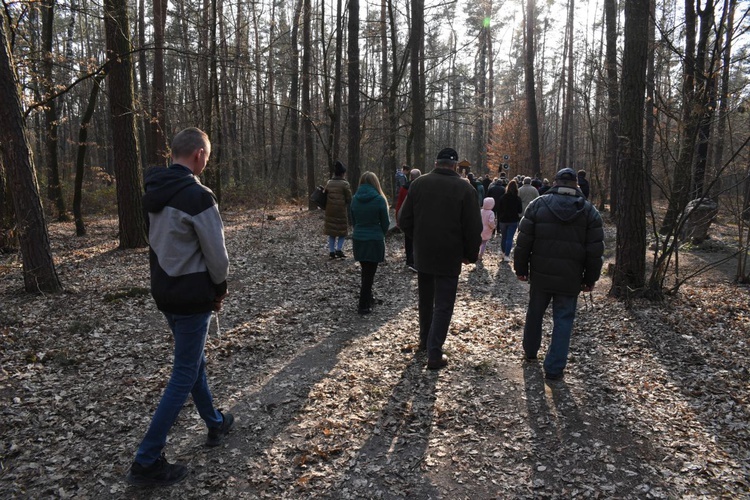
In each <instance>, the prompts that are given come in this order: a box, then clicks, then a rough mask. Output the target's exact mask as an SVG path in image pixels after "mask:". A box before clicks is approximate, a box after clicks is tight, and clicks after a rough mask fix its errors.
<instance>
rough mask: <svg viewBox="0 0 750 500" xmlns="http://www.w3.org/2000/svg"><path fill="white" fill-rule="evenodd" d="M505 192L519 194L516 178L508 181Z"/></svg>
mask: <svg viewBox="0 0 750 500" xmlns="http://www.w3.org/2000/svg"><path fill="white" fill-rule="evenodd" d="M505 194H512V195H513V196H518V183H517V182H516V180H515V179H513V180H512V181H510V182H509V183H508V187H506V188H505Z"/></svg>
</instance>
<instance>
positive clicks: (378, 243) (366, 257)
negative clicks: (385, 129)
mask: <svg viewBox="0 0 750 500" xmlns="http://www.w3.org/2000/svg"><path fill="white" fill-rule="evenodd" d="M352 222H353V223H354V231H353V233H352V241H353V242H354V243H353V246H354V260H356V261H358V262H359V263H360V265H361V266H362V285H361V287H360V291H359V314H368V313H369V312H370V311H371V310H372V302H373V299H372V284H373V282H374V281H375V272H376V271H377V270H378V264H379V263H380V262H383V261H384V260H385V233H386V232H387V231H388V226H389V225H390V219H389V218H388V202H387V201H386V199H385V195H384V194H383V189H382V188H381V187H380V181H379V180H378V176H377V175H375V174H374V173H372V172H365V173H364V174H362V177H360V179H359V188H358V189H357V192H356V194H355V195H354V198H353V199H352Z"/></svg>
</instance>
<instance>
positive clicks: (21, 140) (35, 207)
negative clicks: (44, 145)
mask: <svg viewBox="0 0 750 500" xmlns="http://www.w3.org/2000/svg"><path fill="white" fill-rule="evenodd" d="M5 21H6V17H5V15H0V96H2V102H3V105H2V106H0V144H2V145H3V148H2V154H3V160H4V161H3V162H2V163H3V165H5V166H6V168H7V173H8V181H9V184H10V188H11V192H12V193H13V206H14V210H15V213H16V224H17V226H18V235H19V243H20V246H21V260H22V261H23V282H24V289H25V290H26V291H27V292H32V293H33V292H41V293H56V292H60V291H62V284H61V283H60V279H59V278H58V276H57V271H56V270H55V263H54V261H53V259H52V250H51V248H50V243H49V234H48V233H47V223H46V221H45V220H44V211H43V210H42V201H41V199H40V197H39V185H38V184H37V179H36V173H35V171H34V160H33V158H32V156H31V149H30V147H29V141H28V138H27V137H26V130H25V125H24V119H23V113H22V110H21V99H20V97H19V94H18V81H17V80H16V75H15V74H14V72H13V68H14V67H15V64H14V62H13V60H12V55H11V50H10V47H9V46H8V43H7V40H8V38H7V36H6V31H5V30H6V28H5Z"/></svg>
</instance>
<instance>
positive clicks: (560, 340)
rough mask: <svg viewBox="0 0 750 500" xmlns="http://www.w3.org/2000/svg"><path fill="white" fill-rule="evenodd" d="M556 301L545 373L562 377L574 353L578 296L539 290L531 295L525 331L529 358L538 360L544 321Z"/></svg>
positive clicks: (532, 289) (526, 351)
mask: <svg viewBox="0 0 750 500" xmlns="http://www.w3.org/2000/svg"><path fill="white" fill-rule="evenodd" d="M550 301H552V321H553V326H552V342H551V343H550V345H549V349H547V356H546V357H545V358H544V371H545V372H546V373H551V374H553V375H558V374H560V373H562V372H563V370H565V366H566V365H567V363H568V350H569V349H570V335H571V333H572V332H573V320H574V319H575V317H576V304H577V303H578V296H577V295H561V294H559V293H548V292H542V291H539V290H536V289H535V288H534V286H533V285H532V286H531V290H530V291H529V308H528V310H527V311H526V324H525V325H524V327H523V350H524V352H525V353H526V355H527V356H535V355H536V354H537V352H538V351H539V346H541V344H542V320H543V319H544V311H546V310H547V306H548V305H549V303H550Z"/></svg>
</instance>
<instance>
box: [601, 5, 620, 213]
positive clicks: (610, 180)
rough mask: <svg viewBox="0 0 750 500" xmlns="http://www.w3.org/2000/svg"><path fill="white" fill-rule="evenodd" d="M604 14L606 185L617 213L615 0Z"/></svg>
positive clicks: (617, 87)
mask: <svg viewBox="0 0 750 500" xmlns="http://www.w3.org/2000/svg"><path fill="white" fill-rule="evenodd" d="M604 16H605V20H606V25H607V49H606V55H605V67H606V69H607V145H606V153H605V157H606V163H605V170H604V185H605V186H607V187H608V189H609V194H610V202H609V209H610V211H611V212H612V214H615V213H617V186H616V184H615V172H616V170H617V147H618V144H617V143H618V139H617V134H618V131H619V128H620V90H619V83H618V81H617V6H616V4H615V0H604ZM606 199H607V197H606V195H604V194H603V195H602V202H601V205H600V208H602V209H603V208H604V203H605V202H606Z"/></svg>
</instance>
